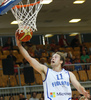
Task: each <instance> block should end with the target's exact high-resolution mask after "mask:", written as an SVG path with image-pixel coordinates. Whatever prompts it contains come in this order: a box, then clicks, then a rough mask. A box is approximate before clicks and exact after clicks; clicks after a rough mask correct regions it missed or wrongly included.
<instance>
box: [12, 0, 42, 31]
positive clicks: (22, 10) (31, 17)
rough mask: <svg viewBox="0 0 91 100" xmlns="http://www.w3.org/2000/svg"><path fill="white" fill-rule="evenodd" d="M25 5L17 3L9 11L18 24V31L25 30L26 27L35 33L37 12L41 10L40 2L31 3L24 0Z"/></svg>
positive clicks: (28, 0)
mask: <svg viewBox="0 0 91 100" xmlns="http://www.w3.org/2000/svg"><path fill="white" fill-rule="evenodd" d="M26 1H27V3H26V4H24V3H23V1H21V2H19V4H18V5H15V6H14V7H13V8H12V9H11V11H12V13H13V15H14V17H15V18H16V21H17V22H18V26H19V28H18V29H19V30H20V31H21V30H23V29H24V30H25V28H26V29H27V27H29V28H31V30H32V32H34V31H37V28H36V18H37V15H38V12H39V11H40V9H41V8H42V4H40V3H41V2H42V0H40V1H38V0H35V1H34V2H33V3H31V2H30V1H31V0H26Z"/></svg>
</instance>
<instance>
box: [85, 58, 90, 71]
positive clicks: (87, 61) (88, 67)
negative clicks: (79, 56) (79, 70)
mask: <svg viewBox="0 0 91 100" xmlns="http://www.w3.org/2000/svg"><path fill="white" fill-rule="evenodd" d="M86 63H90V59H88V58H87V59H86ZM89 69H90V64H89V65H85V70H89Z"/></svg>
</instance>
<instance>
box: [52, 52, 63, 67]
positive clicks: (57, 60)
mask: <svg viewBox="0 0 91 100" xmlns="http://www.w3.org/2000/svg"><path fill="white" fill-rule="evenodd" d="M60 64H61V61H60V55H58V54H54V55H53V56H52V59H51V66H52V67H53V66H59V65H60Z"/></svg>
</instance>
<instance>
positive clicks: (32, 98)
mask: <svg viewBox="0 0 91 100" xmlns="http://www.w3.org/2000/svg"><path fill="white" fill-rule="evenodd" d="M36 96H37V93H36V92H33V93H32V97H31V98H30V99H29V100H39V99H38V98H36Z"/></svg>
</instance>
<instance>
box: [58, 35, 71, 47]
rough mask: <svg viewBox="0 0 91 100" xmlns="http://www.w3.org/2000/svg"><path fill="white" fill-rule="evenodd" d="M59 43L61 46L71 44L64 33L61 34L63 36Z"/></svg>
mask: <svg viewBox="0 0 91 100" xmlns="http://www.w3.org/2000/svg"><path fill="white" fill-rule="evenodd" d="M59 45H60V46H61V47H68V46H69V44H68V42H67V40H66V39H65V38H64V35H63V34H62V35H61V38H60V39H59Z"/></svg>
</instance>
